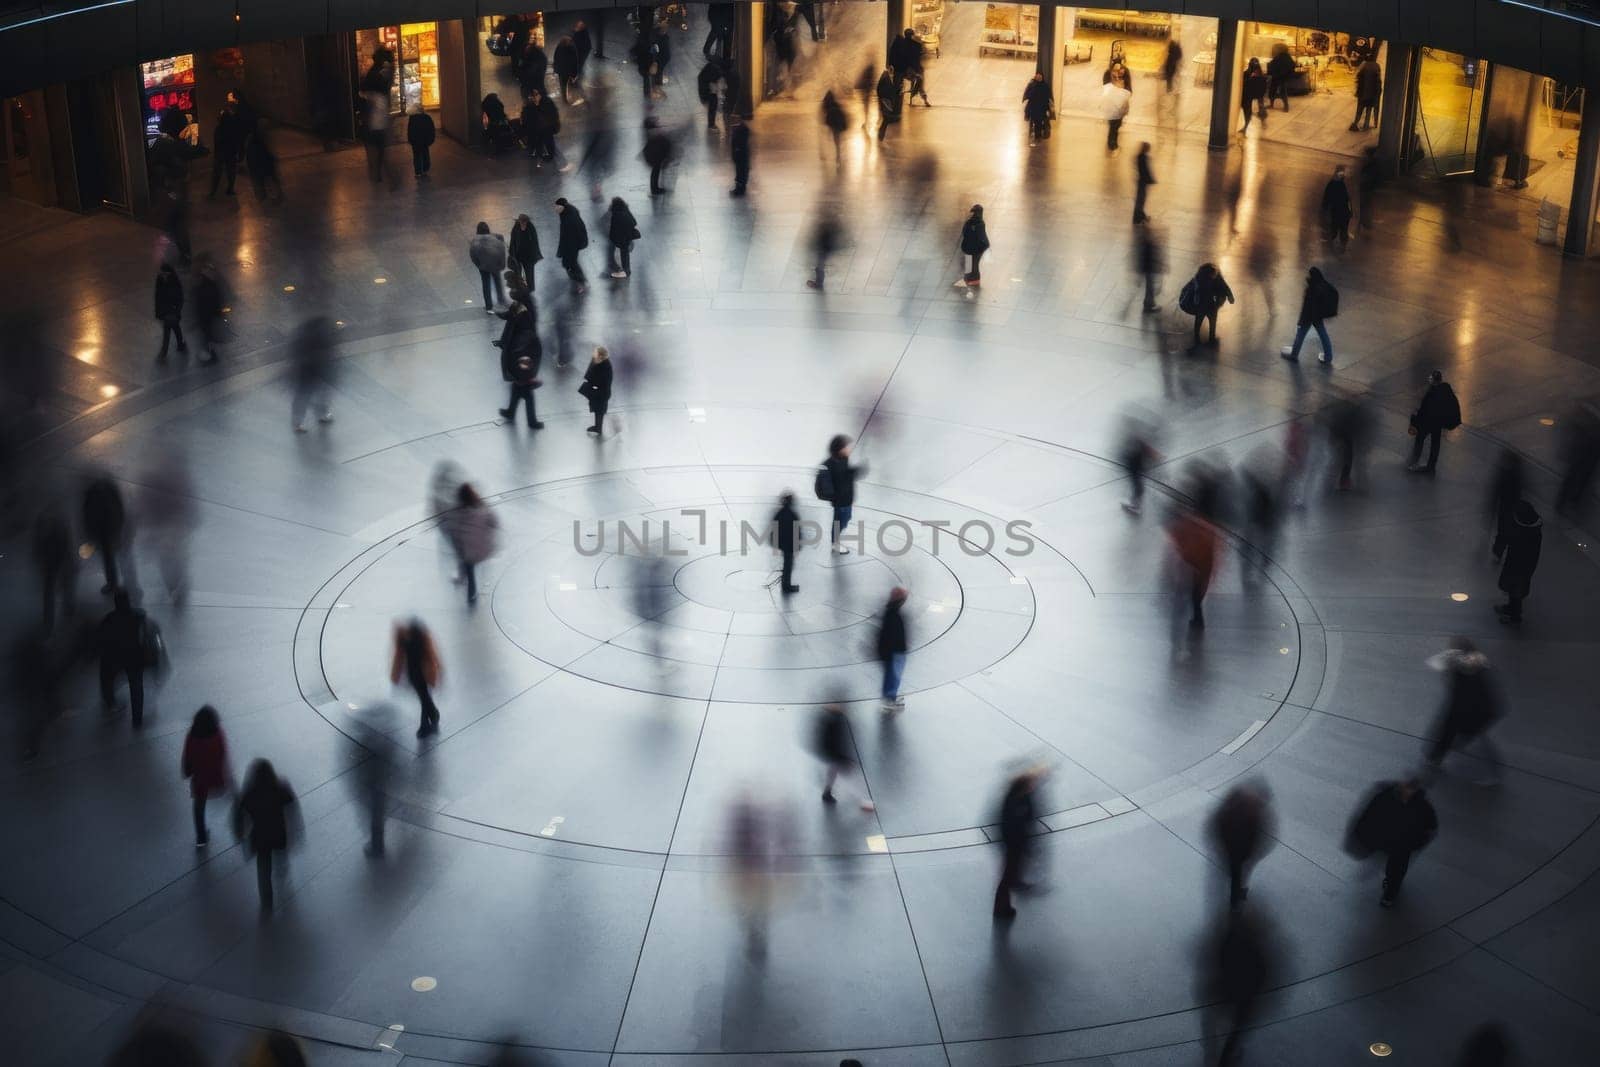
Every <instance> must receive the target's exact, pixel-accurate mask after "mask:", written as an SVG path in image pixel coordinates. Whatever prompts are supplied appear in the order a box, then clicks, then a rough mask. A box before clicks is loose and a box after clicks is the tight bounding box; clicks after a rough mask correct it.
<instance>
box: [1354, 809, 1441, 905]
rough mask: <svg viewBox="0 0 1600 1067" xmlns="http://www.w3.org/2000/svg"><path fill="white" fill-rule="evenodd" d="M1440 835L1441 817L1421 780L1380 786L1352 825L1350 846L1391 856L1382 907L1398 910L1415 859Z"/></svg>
mask: <svg viewBox="0 0 1600 1067" xmlns="http://www.w3.org/2000/svg"><path fill="white" fill-rule="evenodd" d="M1438 832H1439V816H1438V814H1437V813H1435V812H1434V810H1433V805H1432V804H1431V803H1429V801H1428V796H1427V792H1426V791H1425V790H1424V788H1423V784H1422V782H1421V780H1420V779H1417V778H1408V779H1406V780H1404V781H1399V782H1380V783H1378V787H1377V789H1376V791H1375V792H1374V793H1373V795H1372V797H1371V799H1370V800H1368V801H1367V803H1366V806H1365V807H1363V808H1362V810H1361V813H1360V815H1359V816H1357V818H1356V821H1355V823H1354V824H1353V825H1352V826H1351V830H1350V844H1349V846H1348V847H1349V848H1350V849H1351V850H1352V851H1355V852H1357V853H1366V854H1370V853H1373V852H1382V853H1383V854H1384V855H1385V856H1386V857H1387V863H1386V864H1385V866H1384V869H1383V896H1382V898H1381V899H1380V900H1379V903H1380V904H1382V905H1383V906H1384V907H1386V908H1392V907H1394V901H1395V897H1396V896H1398V895H1399V893H1400V884H1401V883H1402V882H1404V881H1405V877H1406V870H1407V869H1408V868H1409V867H1410V865H1411V857H1412V856H1413V855H1414V854H1416V853H1417V852H1418V851H1420V850H1421V849H1423V848H1425V847H1427V844H1428V842H1430V841H1432V840H1433V837H1434V835H1435V834H1437V833H1438Z"/></svg>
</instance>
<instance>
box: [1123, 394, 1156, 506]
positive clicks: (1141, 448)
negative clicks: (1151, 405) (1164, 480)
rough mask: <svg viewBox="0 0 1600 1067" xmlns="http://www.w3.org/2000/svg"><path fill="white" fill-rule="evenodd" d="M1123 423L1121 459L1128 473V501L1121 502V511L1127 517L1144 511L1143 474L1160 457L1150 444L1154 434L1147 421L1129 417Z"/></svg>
mask: <svg viewBox="0 0 1600 1067" xmlns="http://www.w3.org/2000/svg"><path fill="white" fill-rule="evenodd" d="M1125 422H1126V426H1125V427H1124V429H1123V432H1122V448H1121V459H1122V465H1123V466H1124V467H1126V468H1127V471H1128V499H1127V500H1125V501H1123V502H1122V510H1123V511H1126V512H1127V513H1128V514H1129V515H1138V514H1139V513H1140V512H1141V511H1143V510H1144V477H1145V472H1146V471H1147V470H1149V469H1150V465H1151V464H1152V463H1155V462H1157V461H1158V460H1159V459H1160V458H1161V457H1160V456H1159V455H1158V454H1157V452H1156V450H1155V446H1154V445H1153V444H1152V443H1151V438H1152V437H1153V436H1154V434H1153V429H1152V427H1151V425H1150V423H1149V422H1148V421H1147V420H1145V419H1142V418H1137V417H1134V416H1129V417H1128V418H1127V419H1126V420H1125Z"/></svg>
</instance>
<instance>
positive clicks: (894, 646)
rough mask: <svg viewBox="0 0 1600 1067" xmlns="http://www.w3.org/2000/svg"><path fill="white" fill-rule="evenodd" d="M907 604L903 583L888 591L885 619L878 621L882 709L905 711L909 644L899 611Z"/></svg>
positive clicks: (884, 610) (904, 622)
mask: <svg viewBox="0 0 1600 1067" xmlns="http://www.w3.org/2000/svg"><path fill="white" fill-rule="evenodd" d="M905 605H906V591H905V589H904V588H902V587H901V586H895V587H894V588H893V589H891V590H889V602H888V603H887V604H885V605H884V608H883V618H882V619H880V620H879V622H878V662H879V663H881V664H883V710H884V711H890V712H894V711H904V710H905V709H906V702H905V698H904V697H902V696H901V695H900V679H901V678H902V677H903V676H904V675H905V671H906V653H907V651H909V650H910V647H911V646H910V644H908V643H907V639H906V620H905V617H904V616H903V615H901V613H900V610H901V609H902V608H904V607H905Z"/></svg>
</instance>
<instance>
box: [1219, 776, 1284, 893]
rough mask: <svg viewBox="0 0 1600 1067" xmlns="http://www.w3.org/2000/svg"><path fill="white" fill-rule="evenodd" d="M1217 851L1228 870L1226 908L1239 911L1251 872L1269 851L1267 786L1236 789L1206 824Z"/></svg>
mask: <svg viewBox="0 0 1600 1067" xmlns="http://www.w3.org/2000/svg"><path fill="white" fill-rule="evenodd" d="M1206 832H1207V833H1208V834H1209V835H1210V837H1211V840H1212V842H1213V843H1214V844H1215V845H1216V846H1217V850H1218V851H1219V852H1221V853H1222V856H1223V859H1224V861H1225V862H1226V863H1227V866H1228V906H1229V907H1230V908H1238V907H1239V906H1240V905H1242V904H1243V903H1244V902H1245V900H1246V898H1248V897H1249V896H1250V887H1249V886H1248V885H1247V884H1246V883H1247V882H1248V881H1249V879H1250V871H1251V868H1253V867H1254V866H1255V864H1256V861H1257V860H1259V859H1260V858H1261V856H1262V854H1263V853H1264V852H1265V851H1266V850H1267V848H1268V847H1270V843H1271V839H1272V832H1273V818H1272V794H1271V793H1270V792H1269V791H1268V790H1267V787H1266V785H1265V784H1264V783H1263V784H1258V783H1246V784H1243V785H1236V786H1234V787H1233V788H1232V789H1230V790H1228V792H1227V793H1226V794H1225V795H1224V796H1223V798H1222V803H1220V804H1218V805H1217V808H1216V810H1215V811H1213V812H1212V813H1211V819H1210V820H1209V821H1208V822H1207V823H1206Z"/></svg>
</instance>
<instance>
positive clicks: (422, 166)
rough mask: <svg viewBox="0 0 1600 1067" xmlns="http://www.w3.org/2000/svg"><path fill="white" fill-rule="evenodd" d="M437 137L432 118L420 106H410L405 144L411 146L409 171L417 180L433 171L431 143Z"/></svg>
mask: <svg viewBox="0 0 1600 1067" xmlns="http://www.w3.org/2000/svg"><path fill="white" fill-rule="evenodd" d="M436 136H437V134H436V132H435V130H434V128H433V116H431V115H429V114H428V113H427V112H426V111H424V110H422V105H421V104H413V105H411V117H410V118H408V119H407V120H406V144H408V145H410V146H411V170H412V172H413V173H415V174H416V176H417V177H419V178H425V177H427V176H428V171H430V170H432V169H433V154H432V152H433V142H434V139H435V137H436Z"/></svg>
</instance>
